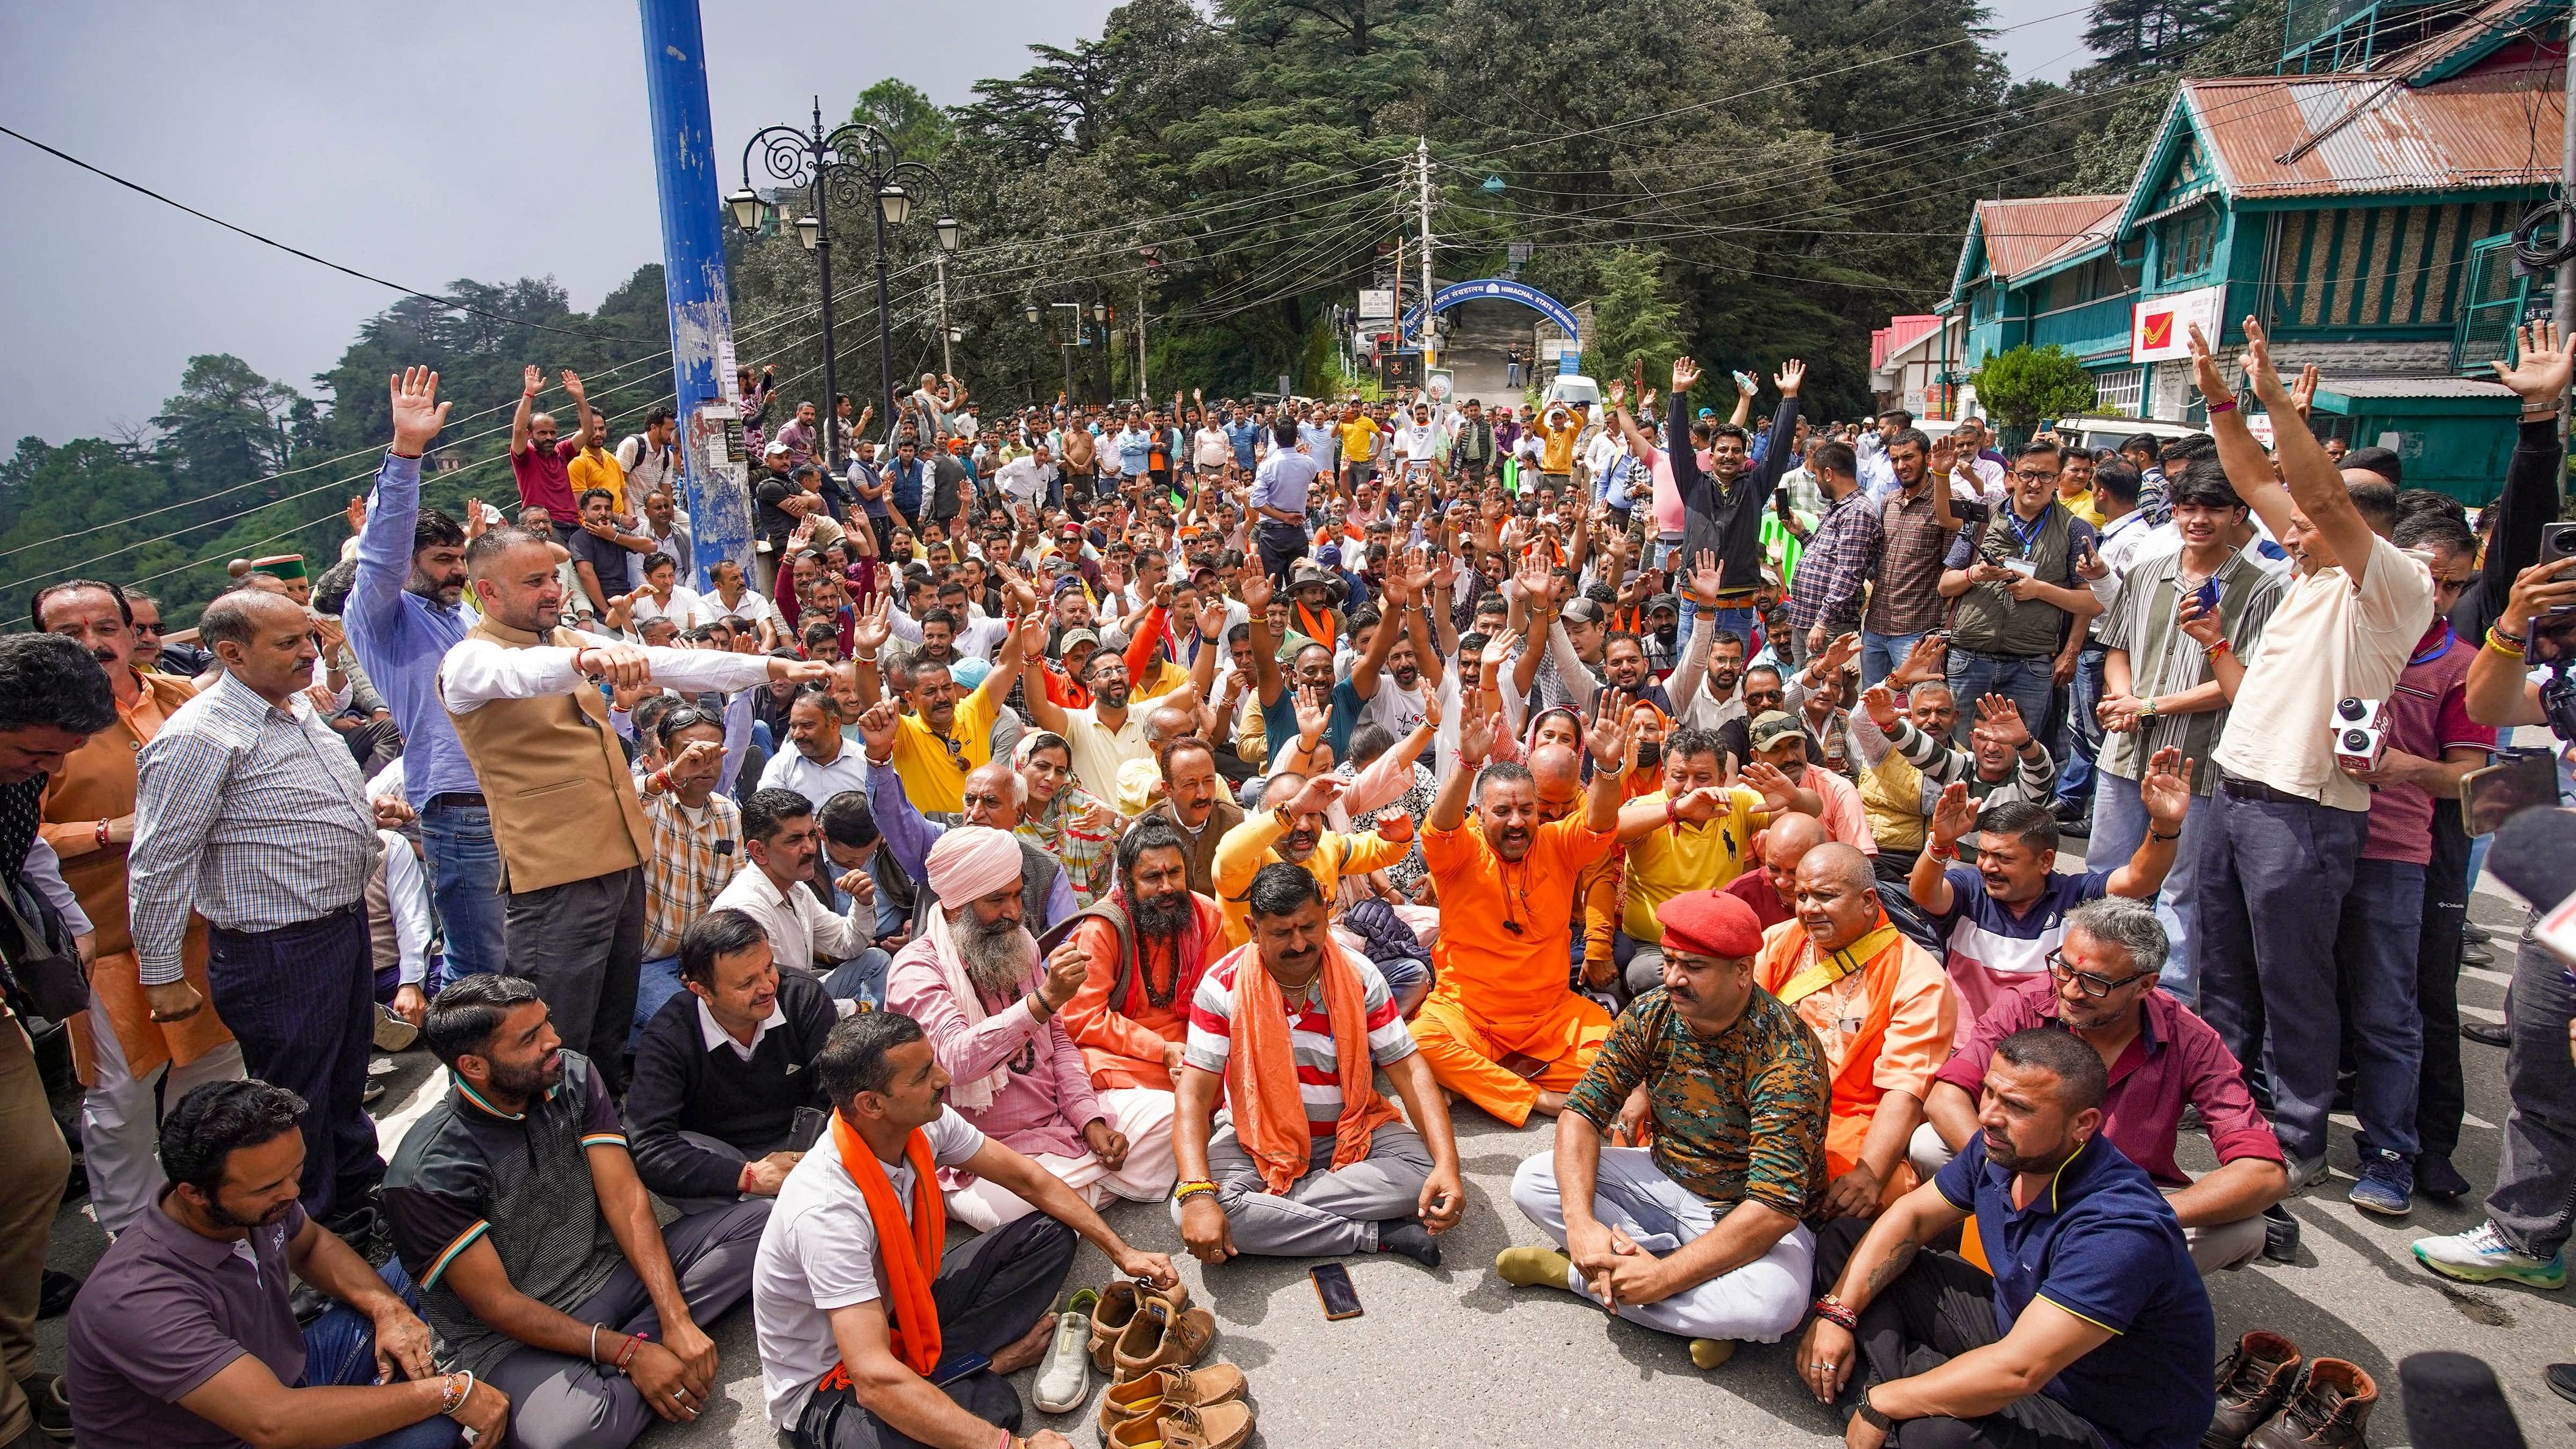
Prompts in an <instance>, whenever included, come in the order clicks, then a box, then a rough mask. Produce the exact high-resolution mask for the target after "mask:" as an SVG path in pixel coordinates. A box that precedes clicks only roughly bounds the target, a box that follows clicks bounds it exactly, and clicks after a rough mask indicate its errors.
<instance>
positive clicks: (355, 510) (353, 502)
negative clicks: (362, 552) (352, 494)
mask: <svg viewBox="0 0 2576 1449" xmlns="http://www.w3.org/2000/svg"><path fill="white" fill-rule="evenodd" d="M340 516H341V517H343V518H345V519H347V520H349V531H350V532H351V533H360V532H364V531H365V529H366V527H367V500H366V499H365V498H364V497H358V498H352V499H350V500H349V506H348V507H346V508H343V509H341V510H340Z"/></svg>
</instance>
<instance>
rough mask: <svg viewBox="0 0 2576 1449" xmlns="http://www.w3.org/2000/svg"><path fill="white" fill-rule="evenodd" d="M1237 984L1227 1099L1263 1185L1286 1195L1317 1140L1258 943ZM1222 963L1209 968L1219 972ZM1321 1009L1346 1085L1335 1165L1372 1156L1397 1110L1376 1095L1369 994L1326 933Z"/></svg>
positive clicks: (1283, 1010) (1237, 956)
mask: <svg viewBox="0 0 2576 1449" xmlns="http://www.w3.org/2000/svg"><path fill="white" fill-rule="evenodd" d="M1231 959H1233V960H1234V961H1236V962H1237V963H1238V966H1237V972H1236V976H1235V981H1234V1021H1233V1035H1234V1047H1233V1050H1232V1051H1230V1052H1228V1053H1227V1055H1226V1063H1225V1090H1226V1100H1227V1101H1228V1103H1230V1104H1231V1105H1232V1106H1233V1108H1234V1135H1235V1138H1236V1140H1237V1141H1239V1142H1241V1143H1242V1144H1243V1150H1244V1151H1245V1152H1247V1153H1249V1154H1251V1157H1252V1161H1253V1164H1254V1165H1255V1166H1257V1167H1259V1168H1260V1169H1261V1181H1262V1185H1263V1186H1265V1187H1267V1188H1268V1189H1269V1190H1270V1191H1272V1192H1286V1191H1287V1190H1288V1189H1289V1188H1290V1187H1291V1186H1293V1185H1295V1183H1296V1181H1297V1179H1298V1178H1300V1177H1303V1176H1305V1175H1306V1171H1307V1169H1308V1168H1309V1167H1310V1166H1312V1162H1311V1160H1310V1159H1311V1156H1312V1148H1313V1138H1312V1136H1311V1135H1310V1134H1309V1133H1308V1131H1307V1124H1306V1104H1305V1102H1304V1101H1303V1100H1302V1099H1301V1098H1300V1097H1299V1096H1298V1093H1297V1057H1296V1053H1295V1051H1294V1050H1293V1049H1292V1048H1291V1045H1290V1043H1289V1028H1288V1003H1287V1000H1286V998H1284V997H1282V996H1281V995H1280V993H1279V983H1278V982H1276V981H1273V980H1271V979H1270V970H1269V968H1268V967H1266V966H1264V965H1262V964H1261V948H1260V947H1259V946H1254V945H1247V946H1239V947H1237V948H1236V949H1235V952H1234V955H1233V957H1232V958H1231ZM1222 967H1223V963H1219V965H1218V966H1217V967H1214V968H1211V969H1222ZM1323 987H1324V1011H1325V1013H1326V1015H1327V1016H1329V1017H1330V1018H1331V1020H1332V1024H1333V1055H1334V1057H1335V1059H1336V1062H1335V1064H1336V1066H1337V1068H1338V1069H1339V1074H1340V1076H1341V1083H1342V1117H1341V1121H1340V1122H1339V1123H1337V1124H1335V1126H1334V1128H1333V1166H1334V1167H1335V1168H1336V1169H1339V1168H1344V1167H1348V1166H1350V1165H1351V1164H1352V1163H1354V1162H1358V1161H1360V1160H1362V1159H1364V1158H1366V1157H1367V1156H1368V1153H1369V1138H1370V1135H1371V1134H1373V1133H1374V1132H1376V1131H1377V1128H1378V1124H1380V1123H1382V1122H1390V1121H1393V1120H1394V1119H1395V1108H1394V1107H1393V1106H1391V1105H1389V1104H1388V1102H1387V1100H1386V1099H1385V1098H1384V1097H1381V1096H1379V1095H1378V1094H1377V1087H1376V1085H1375V1083H1374V1082H1372V1081H1371V1078H1372V1077H1373V1076H1374V1075H1375V1073H1376V1071H1377V1067H1376V1064H1375V1063H1374V1062H1373V1061H1372V1060H1371V1059H1370V1057H1369V1046H1368V1005H1367V995H1366V993H1365V992H1364V991H1363V990H1362V989H1361V987H1360V975H1359V973H1358V972H1357V971H1354V970H1352V969H1351V963H1350V962H1349V961H1348V960H1346V959H1345V958H1344V957H1343V955H1342V948H1341V947H1340V946H1339V945H1338V944H1336V943H1335V942H1333V941H1332V940H1331V939H1330V938H1329V937H1328V938H1326V940H1325V942H1324V969H1323Z"/></svg>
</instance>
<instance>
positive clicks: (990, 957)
mask: <svg viewBox="0 0 2576 1449" xmlns="http://www.w3.org/2000/svg"><path fill="white" fill-rule="evenodd" d="M948 934H949V939H950V940H952V941H954V942H956V944H957V956H958V959H959V960H960V961H962V962H964V963H965V966H966V979H967V980H969V981H972V982H974V983H975V989H976V990H977V991H980V992H982V993H984V994H985V995H987V996H993V997H998V998H1000V999H1001V1000H1004V1001H1017V1000H1019V999H1020V997H1021V996H1022V995H1024V994H1025V993H1026V992H1027V991H1028V988H1029V963H1030V962H1031V961H1033V960H1035V959H1036V958H1037V950H1038V942H1037V938H1036V937H1035V936H1032V935H1030V934H1029V933H1028V930H1027V928H1026V927H1023V926H1022V925H1020V924H1019V923H1018V922H1016V921H996V922H994V923H993V924H991V925H989V926H988V925H986V924H984V923H983V922H982V921H980V920H978V919H976V917H975V911H974V908H973V907H971V906H970V907H968V908H967V909H965V910H962V911H960V912H958V913H957V919H955V920H954V921H951V922H949V925H948Z"/></svg>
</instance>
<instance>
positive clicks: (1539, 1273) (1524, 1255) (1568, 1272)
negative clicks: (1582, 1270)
mask: <svg viewBox="0 0 2576 1449" xmlns="http://www.w3.org/2000/svg"><path fill="white" fill-rule="evenodd" d="M1573 1272H1574V1260H1573V1259H1571V1258H1569V1257H1567V1256H1565V1255H1564V1254H1563V1253H1560V1252H1558V1251H1557V1250H1555V1249H1554V1248H1505V1249H1503V1251H1502V1252H1500V1253H1499V1254H1496V1255H1495V1257H1494V1273H1495V1275H1496V1276H1497V1277H1500V1278H1501V1279H1502V1280H1503V1281H1504V1282H1506V1283H1509V1284H1511V1285H1512V1286H1513V1287H1515V1288H1562V1287H1564V1286H1565V1285H1566V1282H1567V1280H1568V1278H1570V1277H1571V1276H1572V1274H1573Z"/></svg>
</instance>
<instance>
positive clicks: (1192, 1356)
mask: <svg viewBox="0 0 2576 1449" xmlns="http://www.w3.org/2000/svg"><path fill="white" fill-rule="evenodd" d="M1215 1341H1216V1315H1215V1314H1213V1313H1210V1312H1208V1311H1207V1310H1206V1309H1204V1308H1187V1309H1174V1308H1173V1307H1172V1305H1171V1304H1169V1303H1167V1302H1165V1301H1164V1300H1162V1299H1160V1298H1153V1297H1148V1298H1147V1299H1145V1300H1144V1301H1143V1302H1141V1303H1140V1304H1138V1306H1137V1309H1136V1316H1135V1317H1134V1318H1132V1319H1129V1320H1128V1322H1127V1327H1126V1329H1125V1331H1123V1332H1121V1333H1120V1334H1119V1335H1118V1344H1117V1347H1116V1348H1115V1349H1113V1350H1112V1351H1111V1354H1110V1358H1111V1362H1112V1363H1113V1365H1114V1369H1113V1373H1114V1377H1112V1378H1111V1380H1110V1382H1112V1383H1125V1382H1127V1381H1128V1380H1129V1379H1141V1378H1143V1377H1144V1376H1145V1375H1147V1374H1150V1373H1152V1372H1153V1371H1154V1370H1156V1369H1158V1368H1188V1367H1189V1366H1190V1365H1192V1364H1194V1363H1197V1362H1198V1361H1199V1359H1200V1358H1201V1357H1202V1356H1204V1355H1205V1354H1206V1353H1207V1349H1208V1345H1209V1344H1210V1343H1213V1342H1215Z"/></svg>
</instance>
